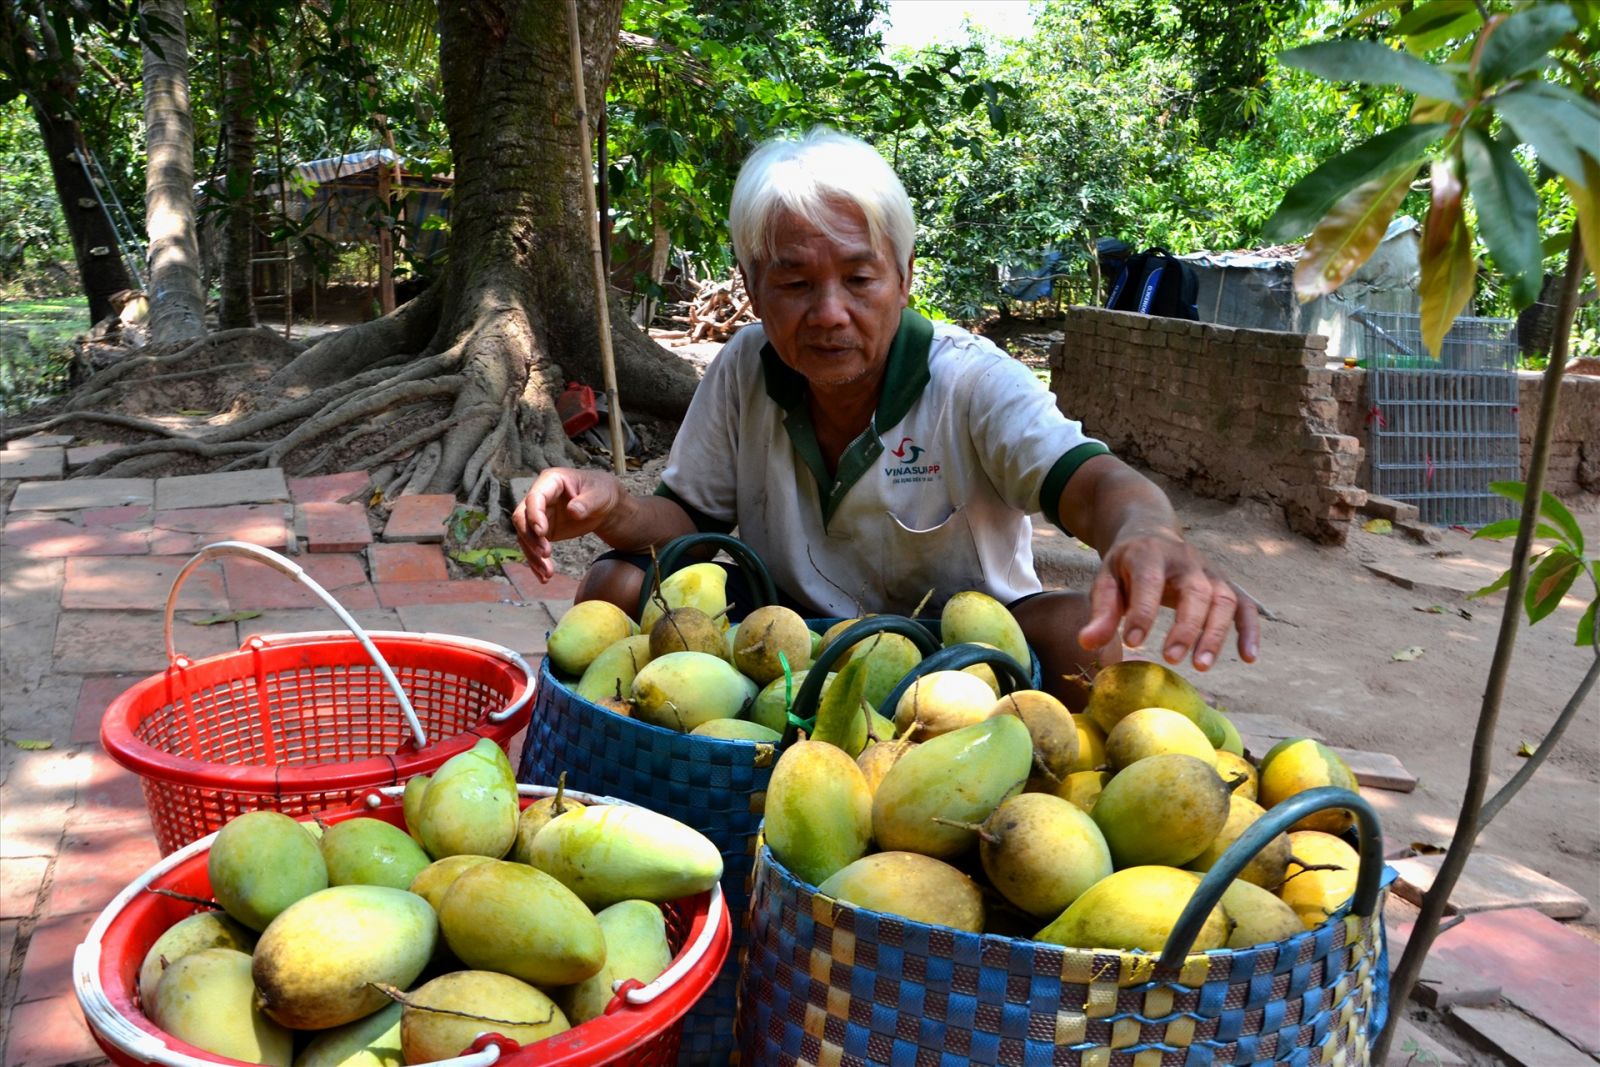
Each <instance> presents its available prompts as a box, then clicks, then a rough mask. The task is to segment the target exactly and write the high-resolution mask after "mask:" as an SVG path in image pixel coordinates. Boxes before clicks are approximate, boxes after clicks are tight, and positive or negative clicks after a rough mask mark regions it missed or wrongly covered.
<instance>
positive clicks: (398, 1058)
mask: <svg viewBox="0 0 1600 1067" xmlns="http://www.w3.org/2000/svg"><path fill="white" fill-rule="evenodd" d="M1295 921H1296V922H1297V923H1298V922H1299V920H1298V919H1297V920H1295ZM400 1012H401V1008H400V1005H399V1004H387V1005H385V1006H384V1007H381V1008H379V1009H378V1010H377V1011H375V1012H373V1013H372V1014H371V1015H368V1016H367V1017H365V1018H363V1019H357V1020H356V1021H355V1022H351V1023H345V1024H344V1025H343V1026H335V1027H334V1028H333V1029H332V1030H324V1031H322V1032H321V1033H320V1034H317V1035H316V1036H315V1037H313V1038H312V1039H311V1040H310V1041H308V1042H306V1047H305V1048H303V1049H301V1050H300V1055H298V1056H296V1057H295V1058H294V1067H404V1065H405V1062H406V1061H405V1057H404V1055H402V1053H401V1051H400Z"/></svg>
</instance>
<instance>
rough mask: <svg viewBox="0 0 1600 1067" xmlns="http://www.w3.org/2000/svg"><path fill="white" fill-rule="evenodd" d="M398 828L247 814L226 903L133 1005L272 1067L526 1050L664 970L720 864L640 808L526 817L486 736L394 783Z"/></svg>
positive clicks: (169, 940) (147, 979)
mask: <svg viewBox="0 0 1600 1067" xmlns="http://www.w3.org/2000/svg"><path fill="white" fill-rule="evenodd" d="M403 810H404V821H405V826H406V828H405V829H401V828H400V827H398V826H396V825H394V824H393V823H391V822H388V821H385V820H383V819H376V818H366V817H356V818H349V819H345V820H343V821H340V822H336V823H332V824H331V825H327V826H326V827H324V826H322V825H321V824H319V823H302V822H297V821H295V820H294V819H291V818H290V817H288V816H287V815H283V814H280V813H278V812H272V811H256V812H250V813H247V814H244V815H240V816H238V817H236V818H234V819H233V820H231V821H230V822H229V823H228V824H227V825H226V826H224V827H223V828H222V830H221V831H219V832H218V834H217V836H216V839H215V841H214V842H213V843H212V845H211V849H210V852H209V855H208V859H207V872H208V875H209V878H210V884H211V891H212V894H213V895H214V896H215V899H216V903H217V905H218V906H219V908H220V910H216V911H205V912H200V913H198V914H195V915H192V916H190V917H188V918H186V919H183V920H181V921H180V922H178V923H177V924H175V925H174V926H172V927H171V928H169V929H168V930H167V931H166V932H165V933H163V934H162V935H161V937H160V938H158V939H157V940H156V942H155V943H154V944H153V945H152V946H151V948H150V950H149V952H148V954H147V955H146V957H145V959H144V961H143V965H142V967H141V968H140V972H139V979H138V985H139V998H140V1004H141V1006H142V1008H143V1011H144V1013H145V1015H146V1016H147V1017H148V1018H149V1019H150V1020H151V1021H153V1022H154V1023H155V1024H156V1025H157V1026H159V1027H160V1028H161V1029H162V1030H164V1031H166V1032H167V1033H169V1034H171V1035H173V1036H174V1037H177V1038H180V1039H181V1040H183V1041H186V1042H188V1043H189V1044H191V1045H195V1046H197V1047H199V1048H201V1049H204V1050H205V1051H207V1052H211V1053H214V1054H216V1055H219V1056H227V1057H231V1058H233V1059H237V1060H243V1061H245V1062H247V1063H261V1064H271V1065H275V1067H336V1065H337V1067H399V1065H401V1064H416V1063H427V1062H431V1061H434V1060H440V1059H447V1058H450V1057H452V1056H456V1055H458V1054H460V1053H461V1052H462V1051H463V1050H464V1049H466V1048H467V1047H468V1046H469V1045H470V1044H472V1042H473V1041H474V1039H475V1038H476V1036H477V1035H478V1033H480V1032H482V1031H485V1030H493V1031H497V1032H499V1033H501V1034H503V1035H505V1036H506V1037H509V1038H512V1039H514V1040H516V1041H518V1042H521V1043H523V1044H528V1043H531V1042H535V1041H539V1040H542V1039H544V1038H547V1037H550V1036H553V1035H555V1034H558V1033H561V1032H563V1031H565V1030H567V1029H569V1028H571V1027H574V1026H579V1025H581V1024H583V1023H584V1022H587V1021H588V1020H590V1019H594V1018H596V1017H597V1016H599V1015H601V1014H602V1013H603V1012H604V1011H605V1008H606V1005H607V1004H608V1003H610V1001H611V1000H612V997H613V995H614V994H613V990H614V989H615V987H616V984H617V983H619V982H621V981H624V980H626V979H637V980H639V981H640V982H645V983H648V982H650V981H651V980H653V979H655V978H656V977H658V976H659V975H660V974H661V973H662V972H663V971H665V970H666V968H667V966H668V964H669V963H670V962H671V959H672V949H671V947H670V945H669V942H668V935H667V926H666V918H665V916H664V914H663V912H662V910H661V907H660V905H661V904H662V903H664V902H666V901H671V900H677V899H680V898H683V897H687V896H691V895H693V894H696V893H701V892H704V891H706V890H708V889H709V888H710V887H711V886H712V885H713V884H714V883H715V882H716V881H717V880H718V879H719V878H720V877H721V875H722V857H721V856H720V855H719V854H718V852H717V849H716V847H715V846H714V845H713V844H712V843H711V842H710V841H709V840H707V839H706V838H705V837H704V836H703V835H701V834H700V833H699V832H698V831H696V830H694V829H692V828H690V827H688V826H685V825H683V824H682V823H680V822H677V821H676V820H673V819H669V818H667V817H666V816H663V815H659V814H657V813H655V812H651V811H649V810H647V809H644V808H636V807H630V806H622V805H591V806H585V805H583V804H580V803H578V802H577V801H575V800H573V799H571V798H569V797H566V796H565V795H564V794H563V793H562V792H561V791H559V790H558V791H557V793H556V794H555V795H554V796H551V797H547V798H544V799H541V800H538V801H534V802H533V803H531V804H529V805H527V806H526V807H522V805H521V802H520V801H519V798H518V794H517V786H516V780H515V776H514V775H513V773H512V769H511V764H510V762H509V761H508V760H507V759H506V755H505V753H504V752H502V751H501V750H500V748H499V747H498V746H497V745H495V743H494V742H493V741H490V740H488V739H482V740H479V741H478V742H477V743H476V744H475V745H474V746H473V748H471V749H470V750H467V751H465V752H461V753H459V754H457V755H455V756H453V757H451V758H450V759H449V760H447V761H446V762H445V763H444V764H443V765H442V766H440V768H439V769H438V771H436V772H435V773H434V774H433V775H432V776H420V777H417V778H413V779H412V780H411V781H410V782H408V783H407V785H406V790H405V795H404V800H403Z"/></svg>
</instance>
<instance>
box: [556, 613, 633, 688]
mask: <svg viewBox="0 0 1600 1067" xmlns="http://www.w3.org/2000/svg"><path fill="white" fill-rule="evenodd" d="M638 632H639V629H638V627H637V626H635V625H634V622H633V620H632V619H630V618H628V613H627V612H625V611H623V610H622V609H621V608H619V607H617V606H616V605H615V604H611V603H608V602H607V601H604V600H585V601H583V602H582V603H578V604H574V605H572V607H570V608H568V609H567V610H566V611H565V612H564V613H563V614H562V616H561V619H560V621H559V622H557V623H556V628H555V629H554V630H551V631H550V638H549V640H548V641H547V642H546V643H545V655H547V656H549V657H550V663H551V664H552V665H553V666H554V667H555V669H556V670H557V671H559V672H560V673H561V674H563V675H566V676H567V677H570V678H576V677H578V676H580V675H582V674H583V672H584V671H585V670H587V669H588V667H589V664H591V663H593V662H594V661H595V659H596V658H597V657H598V656H599V655H600V653H602V652H604V651H605V650H606V649H608V648H610V647H611V646H612V645H614V644H616V643H617V642H618V641H621V640H622V639H623V638H624V637H632V636H633V635H634V634H636V633H638Z"/></svg>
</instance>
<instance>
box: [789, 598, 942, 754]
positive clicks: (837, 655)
mask: <svg viewBox="0 0 1600 1067" xmlns="http://www.w3.org/2000/svg"><path fill="white" fill-rule="evenodd" d="M885 633H887V634H899V635H900V636H901V637H904V638H907V639H908V640H910V642H911V643H912V644H914V645H916V646H917V651H918V652H921V653H922V655H923V656H924V657H927V656H931V655H933V654H934V653H935V652H937V651H939V642H938V641H937V640H935V639H934V636H933V634H932V633H931V632H929V630H928V628H927V627H926V626H924V625H922V624H921V623H920V622H917V621H915V620H913V619H908V618H906V617H905V616H903V615H869V616H867V617H866V618H864V619H862V620H860V621H859V622H854V623H851V624H850V625H849V626H847V627H846V628H845V629H844V630H843V631H842V632H840V633H839V634H838V635H837V636H836V637H834V639H833V640H832V641H829V642H828V647H827V648H824V649H823V650H822V652H821V654H819V655H818V656H817V658H816V661H815V662H813V663H812V664H811V667H810V669H809V670H808V671H807V672H806V677H805V681H803V682H801V683H800V691H799V692H798V693H796V694H795V696H794V704H793V705H791V707H790V708H789V712H790V714H791V715H792V716H794V717H795V718H801V719H805V718H809V717H810V716H812V715H815V714H816V711H817V705H818V704H820V703H821V700H822V684H823V683H824V682H825V681H827V680H828V671H829V670H830V669H831V668H832V667H833V665H834V664H835V663H837V662H838V661H839V660H841V659H843V658H844V655H845V653H846V652H848V651H849V650H850V649H851V648H853V647H855V645H856V644H857V643H858V642H860V641H862V640H864V639H866V638H868V637H872V636H874V635H875V634H885ZM798 733H799V727H797V726H796V725H795V723H794V719H793V718H791V719H790V720H789V723H788V725H787V726H785V727H784V731H783V740H782V742H781V743H782V744H785V745H787V744H788V743H789V742H790V741H793V740H794V739H795V736H796V734H798Z"/></svg>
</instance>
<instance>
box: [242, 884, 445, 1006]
mask: <svg viewBox="0 0 1600 1067" xmlns="http://www.w3.org/2000/svg"><path fill="white" fill-rule="evenodd" d="M438 937H439V920H438V919H437V918H436V917H435V916H434V913H433V909H432V908H431V907H429V906H428V902H427V901H426V900H423V899H422V898H421V897H419V896H417V895H416V894H415V893H408V892H406V891H405V890H404V889H390V888H389V887H388V886H381V885H336V886H333V887H331V888H328V889H324V890H322V891H321V892H320V893H313V894H311V895H310V896H308V897H306V898H305V899H303V900H297V901H295V902H294V903H293V904H291V905H289V907H287V908H286V909H284V911H283V914H281V915H279V916H278V917H277V918H276V919H275V920H273V923H272V925H271V926H269V927H267V929H266V931H265V932H264V933H263V934H262V935H261V940H260V941H258V942H256V951H255V963H254V967H253V969H252V975H253V977H254V979H255V984H256V989H257V991H258V996H257V1000H256V1002H257V1003H258V1004H260V1006H261V1009H262V1010H263V1011H264V1012H266V1013H267V1014H268V1015H269V1016H271V1017H272V1018H273V1019H274V1020H275V1021H276V1022H278V1023H281V1024H282V1025H284V1026H288V1027H292V1028H293V1029H296V1030H326V1029H327V1028H329V1027H332V1026H342V1025H344V1024H345V1023H348V1022H354V1021H355V1020H356V1019H359V1018H361V1017H362V1016H364V1015H370V1014H372V1013H373V1012H375V1011H377V1010H378V1009H379V1008H381V1007H383V1006H384V1005H385V1004H387V1003H388V1002H389V1001H388V998H386V997H385V996H384V994H383V993H382V991H380V990H379V989H378V988H377V986H376V983H383V984H385V985H392V986H398V987H400V988H402V989H403V988H405V987H407V986H409V985H410V984H411V983H412V981H413V980H415V979H416V977H417V976H418V975H419V974H421V973H422V969H423V968H424V967H425V966H427V963H428V960H429V958H430V957H432V955H433V949H434V944H435V942H436V941H437V940H438Z"/></svg>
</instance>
